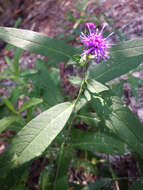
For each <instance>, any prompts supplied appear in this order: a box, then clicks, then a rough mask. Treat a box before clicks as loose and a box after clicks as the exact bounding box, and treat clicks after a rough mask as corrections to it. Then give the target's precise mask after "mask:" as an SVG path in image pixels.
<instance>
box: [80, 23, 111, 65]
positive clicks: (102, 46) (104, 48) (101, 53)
mask: <svg viewBox="0 0 143 190" xmlns="http://www.w3.org/2000/svg"><path fill="white" fill-rule="evenodd" d="M105 26H106V25H104V26H103V28H102V29H101V31H100V32H99V31H98V29H96V30H95V25H94V24H93V23H91V22H88V23H86V28H87V29H88V32H87V34H84V33H83V32H82V33H81V36H80V38H81V42H82V43H83V45H84V47H85V48H86V49H85V50H84V52H83V54H82V55H85V54H86V55H87V56H88V55H93V56H94V57H95V58H96V62H97V63H99V62H100V61H101V60H102V59H104V60H106V59H108V58H109V56H108V49H109V48H110V47H111V44H110V43H109V42H108V39H109V37H110V36H111V35H112V34H113V33H111V34H110V35H109V36H107V37H106V38H103V35H102V34H103V30H104V28H105Z"/></svg>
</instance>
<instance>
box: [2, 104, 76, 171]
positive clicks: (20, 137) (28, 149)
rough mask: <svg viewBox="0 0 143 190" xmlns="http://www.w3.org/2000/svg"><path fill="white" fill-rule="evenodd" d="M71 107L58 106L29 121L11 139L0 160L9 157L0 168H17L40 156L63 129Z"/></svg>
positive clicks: (68, 105) (70, 105)
mask: <svg viewBox="0 0 143 190" xmlns="http://www.w3.org/2000/svg"><path fill="white" fill-rule="evenodd" d="M73 106H74V105H73V104H71V103H69V102H65V103H62V104H58V105H56V106H54V107H52V108H50V109H48V110H46V111H44V112H43V113H41V114H39V115H38V116H37V117H36V118H34V119H33V120H31V121H30V122H29V123H28V124H27V125H26V126H25V127H24V128H22V130H21V131H20V132H19V133H18V134H17V136H16V137H15V138H14V139H13V141H12V143H11V145H10V146H9V149H8V150H7V151H6V152H5V153H6V155H4V158H1V159H2V160H3V159H5V156H7V155H8V157H9V159H8V160H7V161H5V162H4V165H3V166H2V165H1V168H5V167H6V168H7V167H9V166H11V165H12V167H17V166H20V165H21V164H24V163H27V162H29V161H30V160H32V159H34V158H35V157H37V156H40V155H41V154H42V153H43V151H45V149H46V148H47V147H48V146H49V145H50V144H51V142H52V141H53V140H54V139H55V138H56V136H57V135H58V134H59V133H60V132H61V130H62V129H63V128H64V126H65V124H66V122H67V120H68V119H69V117H70V114H71V112H72V110H73ZM1 163H2V161H1ZM12 163H13V164H12ZM8 164H9V165H8Z"/></svg>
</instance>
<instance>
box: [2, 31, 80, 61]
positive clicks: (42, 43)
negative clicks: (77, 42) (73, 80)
mask: <svg viewBox="0 0 143 190" xmlns="http://www.w3.org/2000/svg"><path fill="white" fill-rule="evenodd" d="M0 39H1V40H3V41H5V42H7V43H10V44H12V45H14V46H16V47H19V48H22V49H24V50H27V51H29V52H31V53H36V54H40V55H44V56H49V57H51V58H52V59H54V60H55V61H56V60H58V61H67V60H68V59H69V58H70V57H71V56H72V55H74V54H75V53H76V51H77V50H75V49H74V48H73V47H70V46H68V45H67V44H66V43H65V42H64V41H63V40H59V39H52V38H49V37H48V36H46V35H44V34H40V33H38V32H33V31H30V30H23V29H16V28H8V27H0ZM52 61H53V60H52Z"/></svg>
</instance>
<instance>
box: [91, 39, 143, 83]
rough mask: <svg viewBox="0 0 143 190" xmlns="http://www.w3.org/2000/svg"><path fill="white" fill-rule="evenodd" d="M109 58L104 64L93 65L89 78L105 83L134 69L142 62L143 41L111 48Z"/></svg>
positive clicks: (134, 41)
mask: <svg viewBox="0 0 143 190" xmlns="http://www.w3.org/2000/svg"><path fill="white" fill-rule="evenodd" d="M110 57H111V59H109V60H108V61H107V62H106V63H104V64H98V65H95V66H94V68H92V69H91V70H90V73H89V78H93V79H95V80H97V81H99V82H103V83H105V82H108V81H110V80H112V79H114V78H116V77H118V76H120V75H122V74H125V73H127V72H129V71H130V70H132V69H134V68H136V67H137V66H138V65H139V64H140V63H141V62H142V60H143V39H136V40H129V41H126V42H122V43H120V44H119V45H116V46H113V47H112V49H111V55H110Z"/></svg>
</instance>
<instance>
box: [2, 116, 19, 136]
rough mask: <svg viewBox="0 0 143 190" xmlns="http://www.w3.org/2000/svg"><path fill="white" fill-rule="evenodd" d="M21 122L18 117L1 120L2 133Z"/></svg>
mask: <svg viewBox="0 0 143 190" xmlns="http://www.w3.org/2000/svg"><path fill="white" fill-rule="evenodd" d="M17 120H19V117H17V116H9V117H5V118H3V119H1V120H0V133H2V132H3V131H4V130H5V129H6V128H7V127H8V126H9V125H11V124H12V123H13V122H15V121H17Z"/></svg>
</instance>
